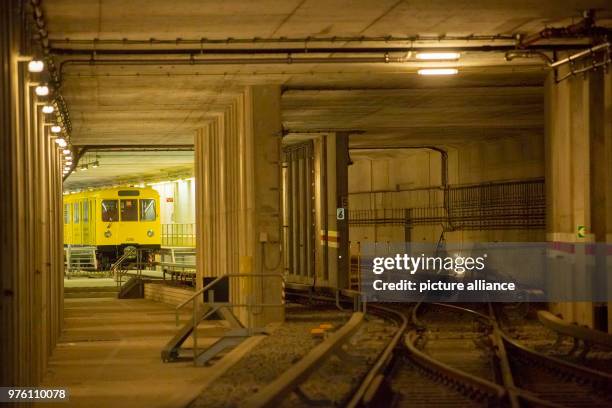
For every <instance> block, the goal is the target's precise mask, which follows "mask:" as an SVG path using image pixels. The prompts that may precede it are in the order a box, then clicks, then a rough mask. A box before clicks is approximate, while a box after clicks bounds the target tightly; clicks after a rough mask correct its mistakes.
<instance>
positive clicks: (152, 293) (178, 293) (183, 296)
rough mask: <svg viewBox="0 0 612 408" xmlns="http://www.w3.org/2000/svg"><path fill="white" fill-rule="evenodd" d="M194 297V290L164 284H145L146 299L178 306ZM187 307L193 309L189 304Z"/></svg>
mask: <svg viewBox="0 0 612 408" xmlns="http://www.w3.org/2000/svg"><path fill="white" fill-rule="evenodd" d="M192 295H193V289H188V288H180V287H175V286H168V285H164V284H163V283H145V285H144V297H145V299H149V300H153V301H156V302H162V303H166V304H169V305H172V306H177V305H179V304H181V303H183V302H184V301H186V300H187V299H189V297H191V296H192ZM185 307H187V308H191V305H190V304H188V305H186V306H185Z"/></svg>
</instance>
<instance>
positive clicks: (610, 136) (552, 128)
mask: <svg viewBox="0 0 612 408" xmlns="http://www.w3.org/2000/svg"><path fill="white" fill-rule="evenodd" d="M566 73H567V67H564V68H562V69H561V70H560V72H559V75H560V76H563V75H565V74H566ZM546 155H547V162H546V165H547V166H546V179H547V201H548V208H549V211H548V217H547V240H548V241H551V242H555V243H563V244H565V245H564V246H565V247H570V248H571V247H573V245H575V244H585V243H589V242H600V243H605V242H608V243H609V242H611V237H612V234H611V233H612V74H611V73H610V72H609V70H608V72H607V73H604V72H602V71H601V70H597V71H591V72H590V73H587V74H585V75H578V76H575V77H571V78H569V79H567V80H565V81H562V82H560V83H556V82H555V78H554V76H553V74H552V73H551V74H550V75H549V78H548V80H547V83H546ZM580 226H583V227H584V228H585V231H586V234H584V236H580V235H579V234H578V228H579V227H580ZM564 256H571V257H574V256H577V255H576V254H573V253H572V254H564ZM608 258H609V257H608ZM551 262H552V261H551ZM585 267H586V266H585V265H584V264H580V263H577V264H576V265H575V266H573V267H572V268H574V269H572V270H558V269H557V268H556V266H555V264H554V263H552V264H551V270H553V271H555V272H559V273H560V274H562V276H563V279H564V284H565V285H567V286H568V287H570V288H571V287H573V286H574V284H575V282H573V281H572V277H573V276H575V275H576V274H575V272H578V270H577V269H576V268H581V269H584V268H585ZM609 284H610V283H609ZM608 293H612V288H610V286H609V288H608ZM551 307H552V309H553V311H554V312H556V313H560V314H562V315H563V317H564V318H565V319H567V320H569V321H575V322H578V323H580V324H585V325H588V326H596V327H598V328H600V329H606V326H607V330H608V331H611V330H612V314H611V313H610V307H609V305H608V307H607V309H608V310H607V324H605V321H601V320H598V319H597V315H598V313H604V312H605V309H603V308H604V307H605V305H597V304H593V303H590V302H581V303H577V302H575V303H558V304H554V305H551ZM602 315H603V314H602Z"/></svg>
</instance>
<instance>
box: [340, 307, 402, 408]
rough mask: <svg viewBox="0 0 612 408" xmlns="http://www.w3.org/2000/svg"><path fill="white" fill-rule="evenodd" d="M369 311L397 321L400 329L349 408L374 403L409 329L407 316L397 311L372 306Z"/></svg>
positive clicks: (358, 390)
mask: <svg viewBox="0 0 612 408" xmlns="http://www.w3.org/2000/svg"><path fill="white" fill-rule="evenodd" d="M369 310H370V311H371V312H372V313H374V314H382V315H383V316H384V317H387V319H393V320H395V321H396V322H397V324H398V328H397V330H396V331H395V334H394V335H393V337H392V338H391V341H390V342H389V343H388V344H387V346H386V347H385V348H384V350H383V351H382V352H381V353H380V355H379V356H378V357H377V358H376V362H375V363H374V365H373V366H372V368H370V370H369V371H368V373H367V374H366V375H365V377H364V378H363V380H362V381H361V383H360V385H359V387H358V388H357V390H356V391H355V392H354V393H353V395H352V397H351V398H350V400H349V401H348V402H347V404H346V407H349V408H354V407H360V406H369V405H371V404H372V403H373V401H374V399H375V397H376V395H377V393H378V391H379V390H380V389H381V386H382V384H383V381H384V377H385V375H384V373H385V371H386V370H387V368H388V367H390V365H391V363H392V361H393V359H394V358H395V357H396V352H397V348H398V345H399V344H400V340H401V339H402V338H403V337H404V334H405V332H406V329H407V327H408V319H407V318H406V316H405V314H403V313H401V312H398V311H397V310H394V309H390V308H386V307H383V306H380V305H374V306H370V307H369Z"/></svg>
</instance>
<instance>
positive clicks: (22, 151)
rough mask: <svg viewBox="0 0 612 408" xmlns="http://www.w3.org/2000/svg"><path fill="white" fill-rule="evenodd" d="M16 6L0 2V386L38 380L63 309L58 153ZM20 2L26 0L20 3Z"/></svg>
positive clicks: (29, 383) (19, 12)
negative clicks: (48, 130) (36, 90)
mask: <svg viewBox="0 0 612 408" xmlns="http://www.w3.org/2000/svg"><path fill="white" fill-rule="evenodd" d="M21 3H22V2H17V1H2V2H0V138H1V140H0V196H1V197H2V199H1V200H0V219H1V220H2V221H1V222H0V225H1V228H2V229H1V230H0V246H1V248H0V254H1V256H0V384H1V385H2V386H34V385H36V384H38V383H39V382H40V380H41V379H42V376H43V374H44V372H45V370H46V367H47V361H48V357H49V355H50V354H51V352H52V351H53V349H54V347H55V344H56V342H57V339H58V337H59V334H60V330H61V324H62V310H63V308H62V306H63V304H62V303H63V264H62V263H63V262H62V260H63V246H62V241H63V239H62V236H63V233H62V224H61V220H62V211H61V203H62V193H61V190H62V180H61V162H60V152H58V149H57V147H56V144H55V143H54V142H53V140H52V139H50V138H49V137H48V135H47V134H46V132H45V128H44V127H43V115H42V114H41V113H40V111H39V109H40V108H39V107H38V106H36V105H35V102H36V101H37V97H36V96H35V95H34V92H33V88H32V87H31V86H28V81H36V80H37V78H36V77H35V76H34V75H31V74H29V73H28V72H27V63H24V62H18V61H17V58H18V57H19V56H23V55H28V54H31V52H32V50H31V48H30V46H31V45H30V44H29V41H28V40H27V39H26V37H22V35H25V33H26V32H27V31H26V30H25V29H24V22H23V21H21V19H20V17H21V16H22V15H24V16H25V15H29V14H26V12H25V11H23V14H21V13H22V10H20V9H19V7H20V5H21ZM24 3H25V2H24Z"/></svg>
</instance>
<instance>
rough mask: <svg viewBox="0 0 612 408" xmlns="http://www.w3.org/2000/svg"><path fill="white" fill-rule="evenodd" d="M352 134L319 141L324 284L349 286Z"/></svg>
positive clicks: (320, 271) (320, 268)
mask: <svg viewBox="0 0 612 408" xmlns="http://www.w3.org/2000/svg"><path fill="white" fill-rule="evenodd" d="M348 136H349V135H348V133H344V132H338V133H330V134H326V135H322V136H321V137H320V138H318V139H317V140H316V144H315V165H318V169H319V170H318V172H317V173H318V176H317V177H315V184H316V188H315V191H316V198H317V201H318V205H317V225H318V227H319V229H320V232H321V236H320V239H319V240H318V242H319V244H320V245H319V251H318V256H317V260H318V268H317V269H318V273H317V275H318V276H319V277H320V280H319V283H320V284H321V285H326V286H331V287H334V288H339V289H345V288H348V286H349V228H348V163H349V152H348Z"/></svg>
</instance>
